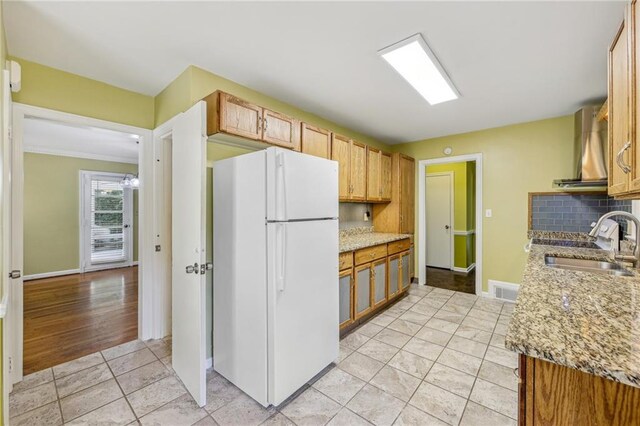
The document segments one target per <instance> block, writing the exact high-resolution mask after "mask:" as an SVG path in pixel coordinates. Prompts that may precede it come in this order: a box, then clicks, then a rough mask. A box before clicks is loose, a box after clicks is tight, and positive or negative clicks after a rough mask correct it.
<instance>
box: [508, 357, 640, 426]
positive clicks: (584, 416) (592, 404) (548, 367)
mask: <svg viewBox="0 0 640 426" xmlns="http://www.w3.org/2000/svg"><path fill="white" fill-rule="evenodd" d="M519 369H520V371H519V378H520V381H521V382H520V392H519V416H520V418H519V423H520V424H521V425H632V424H640V388H636V387H633V386H628V385H624V384H622V383H618V382H614V381H613V380H609V379H605V378H604V377H600V376H595V375H593V374H589V373H584V372H582V371H578V370H576V369H573V368H569V367H565V366H562V365H558V364H555V363H551V362H548V361H544V360H541V359H537V358H531V357H526V356H524V355H523V356H521V358H520V362H519Z"/></svg>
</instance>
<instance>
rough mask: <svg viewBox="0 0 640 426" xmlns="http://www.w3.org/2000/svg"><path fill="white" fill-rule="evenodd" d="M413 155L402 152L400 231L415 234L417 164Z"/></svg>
mask: <svg viewBox="0 0 640 426" xmlns="http://www.w3.org/2000/svg"><path fill="white" fill-rule="evenodd" d="M414 164H415V163H414V160H413V158H411V157H406V156H404V155H402V154H400V233H401V234H413V225H414V204H415V190H414V188H415V186H414V180H415V165H414Z"/></svg>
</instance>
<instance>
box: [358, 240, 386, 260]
mask: <svg viewBox="0 0 640 426" xmlns="http://www.w3.org/2000/svg"><path fill="white" fill-rule="evenodd" d="M383 257H387V245H386V244H380V245H377V246H373V247H367V248H363V249H360V250H356V252H355V263H356V265H362V264H363V263H367V262H371V261H373V260H377V259H382V258H383Z"/></svg>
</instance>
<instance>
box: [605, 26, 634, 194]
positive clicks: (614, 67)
mask: <svg viewBox="0 0 640 426" xmlns="http://www.w3.org/2000/svg"><path fill="white" fill-rule="evenodd" d="M628 32H629V31H628V26H627V21H626V20H624V21H623V22H622V26H621V27H620V30H619V32H618V34H617V36H616V38H615V39H614V41H613V44H612V45H611V47H610V48H609V195H616V194H622V193H624V192H627V189H628V176H627V173H626V171H625V170H624V168H625V167H626V166H625V164H629V163H628V158H629V155H628V149H625V148H626V147H627V143H628V142H629V118H630V117H629V100H628V97H629V70H628V68H629V62H628V47H629V40H628V36H629V34H628ZM622 163H624V164H622Z"/></svg>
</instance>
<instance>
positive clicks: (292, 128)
mask: <svg viewBox="0 0 640 426" xmlns="http://www.w3.org/2000/svg"><path fill="white" fill-rule="evenodd" d="M262 128H263V129H262V140H264V141H265V142H269V143H270V144H273V145H278V146H282V147H284V148H289V149H293V150H294V151H300V122H299V121H298V120H296V119H295V118H292V117H289V116H287V115H284V114H280V113H279V112H275V111H271V110H268V109H265V110H264V114H263V121H262Z"/></svg>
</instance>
